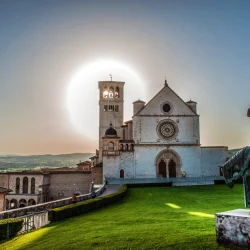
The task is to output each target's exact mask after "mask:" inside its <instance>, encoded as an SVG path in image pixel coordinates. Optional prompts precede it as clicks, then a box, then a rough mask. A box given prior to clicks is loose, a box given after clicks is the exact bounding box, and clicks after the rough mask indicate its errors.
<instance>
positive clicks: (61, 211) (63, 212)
mask: <svg viewBox="0 0 250 250" xmlns="http://www.w3.org/2000/svg"><path fill="white" fill-rule="evenodd" d="M126 192H127V185H122V187H121V188H120V190H119V191H118V192H116V193H114V194H110V195H106V196H103V197H97V198H94V199H91V200H86V201H81V202H78V203H75V204H70V205H67V206H63V207H60V208H54V209H52V210H50V211H49V220H50V221H58V220H64V219H66V218H70V217H73V216H76V215H80V214H83V213H86V212H88V211H92V210H95V209H98V208H101V207H103V206H106V205H109V204H112V203H114V202H116V201H119V200H120V199H121V198H123V197H124V196H125V195H126Z"/></svg>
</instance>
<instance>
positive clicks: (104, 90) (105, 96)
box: [103, 87, 109, 98]
mask: <svg viewBox="0 0 250 250" xmlns="http://www.w3.org/2000/svg"><path fill="white" fill-rule="evenodd" d="M108 96H109V92H108V89H107V88H106V87H105V88H104V89H103V98H108Z"/></svg>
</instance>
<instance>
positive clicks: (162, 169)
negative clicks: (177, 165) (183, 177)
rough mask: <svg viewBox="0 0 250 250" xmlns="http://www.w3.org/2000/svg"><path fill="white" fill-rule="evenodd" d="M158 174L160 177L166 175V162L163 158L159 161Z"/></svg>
mask: <svg viewBox="0 0 250 250" xmlns="http://www.w3.org/2000/svg"><path fill="white" fill-rule="evenodd" d="M159 175H160V177H167V170H166V163H165V161H163V160H161V161H160V163H159Z"/></svg>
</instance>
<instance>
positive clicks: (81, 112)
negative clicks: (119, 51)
mask: <svg viewBox="0 0 250 250" xmlns="http://www.w3.org/2000/svg"><path fill="white" fill-rule="evenodd" d="M110 74H111V75H112V79H113V80H114V81H124V82H125V86H124V119H125V121H126V120H130V119H131V117H132V115H133V114H132V110H133V107H132V102H134V101H136V100H138V98H140V99H142V100H143V99H144V98H145V86H144V81H143V80H142V78H141V77H139V75H138V74H137V73H136V72H135V71H134V70H132V69H131V68H130V67H129V66H128V65H127V64H126V63H122V62H119V61H116V60H97V61H94V62H91V63H89V64H87V65H84V66H83V67H81V68H80V69H79V70H78V71H77V72H76V73H75V74H74V76H73V77H72V80H71V81H70V84H69V87H68V91H67V107H68V110H69V116H70V119H71V121H72V124H73V125H74V127H75V128H76V129H77V130H78V131H79V132H80V133H82V134H83V135H84V136H86V137H88V138H92V139H98V126H99V103H98V101H99V90H98V81H109V80H111V79H110Z"/></svg>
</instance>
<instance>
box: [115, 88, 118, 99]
mask: <svg viewBox="0 0 250 250" xmlns="http://www.w3.org/2000/svg"><path fill="white" fill-rule="evenodd" d="M115 98H119V87H116V88H115Z"/></svg>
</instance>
